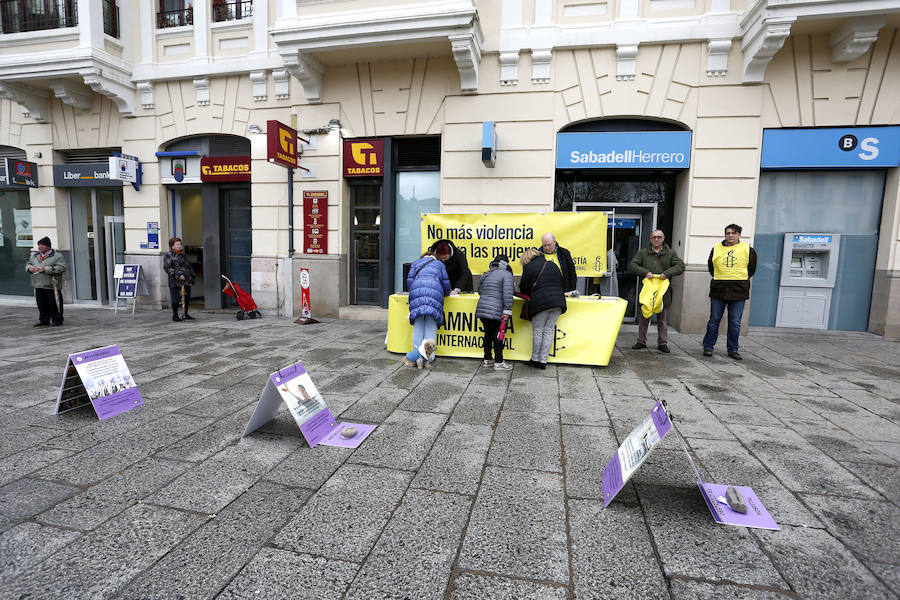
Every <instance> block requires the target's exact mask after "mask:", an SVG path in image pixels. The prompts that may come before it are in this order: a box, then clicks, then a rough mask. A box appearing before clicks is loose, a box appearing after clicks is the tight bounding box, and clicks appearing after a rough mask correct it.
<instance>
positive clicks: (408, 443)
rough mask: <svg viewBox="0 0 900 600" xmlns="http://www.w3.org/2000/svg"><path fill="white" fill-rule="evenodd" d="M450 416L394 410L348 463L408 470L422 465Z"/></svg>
mask: <svg viewBox="0 0 900 600" xmlns="http://www.w3.org/2000/svg"><path fill="white" fill-rule="evenodd" d="M446 420H447V415H444V414H437V413H424V412H422V413H420V412H408V411H404V410H395V411H394V413H393V414H392V415H391V416H390V417H388V418H387V419H386V420H385V421H384V422H383V423H382V424H381V425H379V426H378V427H377V428H376V429H375V431H373V432H372V433H371V434H370V435H369V437H367V438H366V440H365V442H363V444H362V445H361V446H360V447H359V448H357V450H356V452H354V453H353V455H352V456H351V457H350V458H349V462H353V463H359V464H366V465H373V466H380V467H388V468H393V469H405V470H407V471H414V470H416V469H418V468H419V466H420V465H421V464H422V461H423V460H425V455H426V454H428V451H429V450H430V449H431V445H432V444H433V443H434V440H435V439H437V437H438V434H440V431H441V428H443V426H444V423H445V422H446Z"/></svg>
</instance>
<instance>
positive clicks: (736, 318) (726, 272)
mask: <svg viewBox="0 0 900 600" xmlns="http://www.w3.org/2000/svg"><path fill="white" fill-rule="evenodd" d="M741 231H742V230H741V226H740V225H735V224H734V223H732V224H731V225H727V226H726V227H725V239H724V240H722V242H721V243H720V244H716V245H715V246H713V248H712V250H710V251H709V258H708V259H707V261H706V262H707V267H708V268H709V274H710V275H712V281H711V282H710V283H709V322H708V323H707V324H706V335H705V336H703V356H712V353H713V347H714V346H715V345H716V340H717V339H718V337H719V323H720V322H721V321H722V316H723V315H724V314H725V309H726V308H728V336H727V337H726V340H727V344H726V348H727V350H728V356H730V357H731V358H733V359H734V360H743V358H742V357H741V355H740V353H739V352H738V339H739V338H740V335H741V317H742V316H743V314H744V303H745V302H746V301H747V299H748V298H749V297H750V278H751V277H753V274H754V273H755V272H756V250H754V249H753V248H752V247H751V246H750V244H748V243H747V242H742V241H741Z"/></svg>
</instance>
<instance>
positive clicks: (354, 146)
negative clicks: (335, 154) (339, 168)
mask: <svg viewBox="0 0 900 600" xmlns="http://www.w3.org/2000/svg"><path fill="white" fill-rule="evenodd" d="M383 175H384V140H383V139H381V138H372V139H368V140H344V177H381V176H383Z"/></svg>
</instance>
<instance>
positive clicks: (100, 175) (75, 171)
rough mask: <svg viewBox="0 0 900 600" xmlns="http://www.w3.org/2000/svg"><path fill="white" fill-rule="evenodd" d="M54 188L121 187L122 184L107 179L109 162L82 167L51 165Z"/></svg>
mask: <svg viewBox="0 0 900 600" xmlns="http://www.w3.org/2000/svg"><path fill="white" fill-rule="evenodd" d="M53 185H55V186H56V187H121V186H122V182H121V181H119V180H116V179H110V177H109V162H105V163H87V164H82V165H53Z"/></svg>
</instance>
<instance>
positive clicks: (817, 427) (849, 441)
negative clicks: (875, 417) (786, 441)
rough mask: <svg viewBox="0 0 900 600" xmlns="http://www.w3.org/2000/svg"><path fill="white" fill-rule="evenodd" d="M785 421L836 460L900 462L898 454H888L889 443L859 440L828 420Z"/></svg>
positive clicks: (888, 463)
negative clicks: (820, 421)
mask: <svg viewBox="0 0 900 600" xmlns="http://www.w3.org/2000/svg"><path fill="white" fill-rule="evenodd" d="M785 423H787V424H788V425H790V427H791V428H792V429H793V430H794V431H796V432H797V433H799V434H800V435H802V436H803V437H804V438H805V439H806V440H807V441H808V442H809V443H810V444H812V445H813V446H815V447H816V448H818V449H819V450H821V451H822V452H824V453H825V454H826V455H828V456H830V457H831V458H833V459H835V460H836V461H838V462H865V463H875V464H883V465H893V464H897V463H898V462H900V456H898V457H896V458H892V457H891V456H890V454H889V453H890V445H889V444H886V443H884V442H868V441H865V440H861V439H859V438H857V437H856V436H854V435H851V434H850V433H848V432H847V431H846V430H844V429H839V428H838V427H836V426H835V425H834V424H832V423H830V422H827V421H826V422H824V423H816V424H814V425H810V424H809V423H807V422H802V421H793V420H785Z"/></svg>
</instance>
